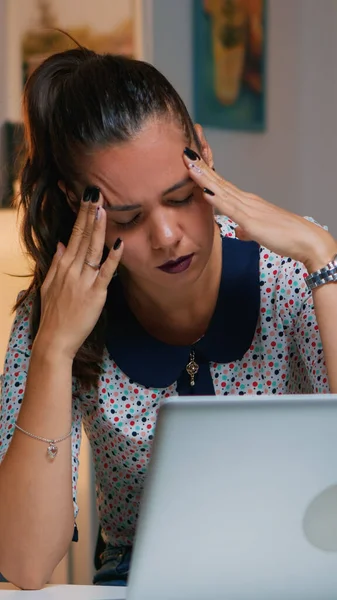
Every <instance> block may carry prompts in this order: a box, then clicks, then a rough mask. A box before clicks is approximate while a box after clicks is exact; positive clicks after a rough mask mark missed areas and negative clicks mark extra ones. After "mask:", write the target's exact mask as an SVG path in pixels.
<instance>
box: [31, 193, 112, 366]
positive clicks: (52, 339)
mask: <svg viewBox="0 0 337 600" xmlns="http://www.w3.org/2000/svg"><path fill="white" fill-rule="evenodd" d="M94 190H95V188H94ZM87 196H89V197H90V191H89V193H88V191H87V190H86V193H85V194H84V198H85V197H87ZM91 197H93V198H94V199H95V191H94V193H93V194H92V195H91ZM96 197H97V188H96ZM105 229H106V212H105V210H104V208H103V207H102V197H101V195H100V198H99V200H98V202H93V201H91V200H89V201H88V200H87V201H84V200H82V201H81V207H80V210H79V213H78V217H77V219H76V222H75V225H74V228H73V231H72V234H71V237H70V240H69V243H68V246H67V248H65V246H64V245H63V244H61V243H59V244H58V248H57V252H56V253H55V255H54V258H53V261H52V264H51V266H50V269H49V271H48V273H47V276H46V279H45V281H44V283H43V285H42V287H41V319H40V326H39V330H38V333H37V336H36V338H35V342H34V345H35V344H36V343H38V341H39V340H43V341H44V344H43V345H44V346H45V345H46V344H47V348H48V349H49V350H51V351H52V352H54V353H55V352H57V353H58V354H59V355H60V353H62V356H64V355H66V356H68V357H69V358H70V359H71V360H73V359H74V357H75V355H76V353H77V351H78V349H79V348H80V347H81V345H82V344H83V342H84V341H85V339H86V338H87V337H88V335H89V334H90V333H91V331H92V330H93V328H94V327H95V325H96V323H97V321H98V319H99V316H100V314H101V312H102V310H103V307H104V304H105V301H106V297H107V289H108V285H109V283H110V281H111V279H112V277H113V274H114V272H115V271H116V269H117V266H118V263H119V261H120V259H121V256H122V252H123V244H122V242H121V240H119V239H118V240H116V242H115V244H114V247H113V248H111V250H110V252H109V255H108V257H107V259H106V260H105V262H104V263H103V264H102V265H101V266H100V268H99V269H98V268H97V269H95V268H93V267H92V266H89V265H88V264H86V262H85V261H88V262H89V263H91V264H93V265H99V264H100V262H101V260H102V255H103V248H104V242H105Z"/></svg>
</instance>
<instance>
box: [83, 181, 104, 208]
mask: <svg viewBox="0 0 337 600" xmlns="http://www.w3.org/2000/svg"><path fill="white" fill-rule="evenodd" d="M99 192H100V189H99V187H97V186H96V185H88V187H86V188H85V190H84V194H83V202H89V200H90V201H91V202H92V203H93V204H94V203H95V202H98V198H99Z"/></svg>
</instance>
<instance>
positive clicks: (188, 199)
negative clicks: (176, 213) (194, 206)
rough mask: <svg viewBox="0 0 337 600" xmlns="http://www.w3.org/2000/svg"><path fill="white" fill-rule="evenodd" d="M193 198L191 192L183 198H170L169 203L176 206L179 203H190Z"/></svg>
mask: <svg viewBox="0 0 337 600" xmlns="http://www.w3.org/2000/svg"><path fill="white" fill-rule="evenodd" d="M192 200H193V192H192V193H191V194H190V195H189V196H187V198H184V199H183V200H170V202H169V203H170V204H172V205H173V206H177V205H179V204H190V202H192Z"/></svg>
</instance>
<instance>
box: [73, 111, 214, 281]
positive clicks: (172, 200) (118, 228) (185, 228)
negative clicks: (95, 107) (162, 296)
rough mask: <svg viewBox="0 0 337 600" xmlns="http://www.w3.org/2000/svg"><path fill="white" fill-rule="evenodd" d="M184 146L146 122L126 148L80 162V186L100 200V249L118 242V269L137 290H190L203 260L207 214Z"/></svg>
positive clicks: (210, 233) (209, 242)
mask: <svg viewBox="0 0 337 600" xmlns="http://www.w3.org/2000/svg"><path fill="white" fill-rule="evenodd" d="M185 145H186V140H185V138H184V134H183V131H182V130H181V129H180V128H179V127H178V126H177V125H176V124H175V123H174V122H172V121H171V122H169V121H167V120H164V119H163V120H157V121H152V122H149V123H148V124H147V125H146V126H145V127H144V128H143V130H142V131H141V132H140V133H139V134H138V135H137V137H136V138H135V139H133V140H132V141H130V142H125V143H121V144H120V145H119V146H112V147H111V148H105V149H104V150H101V151H99V152H96V153H95V154H94V155H92V156H90V160H89V159H88V158H89V157H87V159H86V163H87V164H85V166H84V168H85V169H86V171H85V173H86V179H87V181H88V184H90V185H97V186H98V187H99V188H100V190H101V192H102V195H103V198H104V206H105V209H106V212H107V229H106V245H107V246H108V248H111V246H112V245H113V244H114V242H115V240H116V238H118V237H120V238H122V240H123V242H124V252H123V256H122V261H121V262H122V265H123V266H124V267H125V269H126V270H127V271H128V274H129V276H130V277H131V278H132V279H133V280H135V281H138V282H141V281H142V282H143V284H146V283H147V284H148V283H150V284H156V285H159V286H163V287H165V288H171V289H172V286H176V285H178V286H179V285H181V284H182V283H184V282H189V283H191V282H192V281H193V280H196V279H197V278H198V277H199V276H200V274H201V273H202V271H203V270H204V268H205V266H206V264H207V262H208V259H209V257H210V254H211V250H212V246H213V237H214V217H213V209H212V207H211V206H210V205H209V204H208V203H207V202H206V201H205V200H204V199H203V196H202V193H201V190H200V189H199V188H198V187H196V185H195V184H194V182H193V181H192V180H191V179H190V178H189V175H188V170H187V169H186V167H185V165H184V162H183V159H182V155H183V150H184V147H185ZM184 257H186V258H184ZM177 259H180V260H178V262H175V263H174V264H172V263H171V264H169V265H167V263H168V261H177Z"/></svg>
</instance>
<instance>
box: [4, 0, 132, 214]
mask: <svg viewBox="0 0 337 600" xmlns="http://www.w3.org/2000/svg"><path fill="white" fill-rule="evenodd" d="M136 8H137V0H123V1H121V2H114V1H113V0H95V2H83V1H82V0H71V1H70V2H69V0H25V2H22V0H11V2H10V11H9V13H8V19H9V22H8V23H7V29H8V31H10V32H11V35H10V34H9V35H10V48H9V51H8V54H9V55H10V64H11V69H10V70H9V72H10V73H11V78H12V80H11V81H10V82H9V84H10V85H9V87H10V96H11V97H13V96H14V97H16V98H17V99H18V101H17V103H18V104H19V103H20V98H21V95H22V90H23V86H24V84H25V82H26V80H27V78H28V77H29V75H30V74H31V73H32V72H33V71H34V69H35V68H36V67H37V66H38V65H39V64H40V63H41V62H42V61H43V60H44V59H45V58H47V57H48V56H49V55H50V54H53V53H55V52H61V51H63V50H66V49H68V48H73V47H76V43H75V42H74V41H72V39H71V38H73V39H74V40H76V41H77V42H78V43H79V44H81V45H83V46H86V47H88V48H90V49H92V50H95V51H97V52H102V53H104V52H111V53H112V54H122V55H126V56H136V54H137V52H136V49H137V48H136V46H137V40H136V31H137V27H136ZM63 32H66V33H63ZM66 34H69V35H66ZM13 91H14V92H15V93H14V94H13ZM22 143H23V125H22V122H21V120H20V118H15V119H13V118H9V119H7V121H6V122H5V123H4V124H3V125H2V126H1V132H0V144H1V149H2V163H3V164H2V185H1V194H0V208H9V207H11V206H12V203H13V199H15V196H16V195H17V193H18V174H19V172H20V169H21V162H22V161H21V156H22V154H21V152H20V150H21V149H22Z"/></svg>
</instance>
